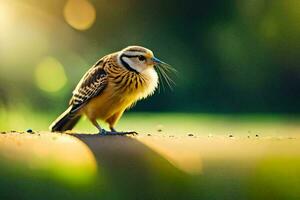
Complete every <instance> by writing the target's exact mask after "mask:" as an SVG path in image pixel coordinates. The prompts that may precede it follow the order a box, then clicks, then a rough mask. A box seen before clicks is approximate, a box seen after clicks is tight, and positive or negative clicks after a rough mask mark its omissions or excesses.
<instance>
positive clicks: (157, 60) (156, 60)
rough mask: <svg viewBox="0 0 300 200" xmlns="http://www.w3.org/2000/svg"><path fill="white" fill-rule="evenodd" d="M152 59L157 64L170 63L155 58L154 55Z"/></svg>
mask: <svg viewBox="0 0 300 200" xmlns="http://www.w3.org/2000/svg"><path fill="white" fill-rule="evenodd" d="M151 60H152V61H153V63H154V65H155V64H160V65H169V64H167V63H165V62H163V61H161V60H159V59H158V58H155V57H153V58H152V59H151Z"/></svg>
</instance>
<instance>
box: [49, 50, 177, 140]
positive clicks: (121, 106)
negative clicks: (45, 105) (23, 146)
mask: <svg viewBox="0 0 300 200" xmlns="http://www.w3.org/2000/svg"><path fill="white" fill-rule="evenodd" d="M155 69H157V72H159V74H157V72H156V70H155ZM170 70H171V71H172V70H174V69H173V68H171V67H170V66H169V65H168V64H166V63H164V62H162V61H160V60H159V59H157V58H155V57H154V55H153V53H152V51H151V50H149V49H146V48H144V47H141V46H129V47H127V48H125V49H123V50H121V51H118V52H115V53H112V54H109V55H107V56H104V57H103V58H101V59H100V60H99V61H98V62H97V63H96V64H95V65H94V66H93V67H91V68H90V69H89V70H88V71H87V72H86V74H85V75H84V76H83V77H82V79H81V80H80V82H79V83H78V85H77V86H76V88H75V90H74V91H73V96H72V98H71V100H70V102H69V108H68V109H67V110H66V111H65V112H64V113H62V114H61V115H60V116H59V117H58V118H57V119H56V120H55V121H54V122H53V123H52V124H51V125H50V130H51V131H52V132H55V131H58V132H62V131H66V130H71V129H72V128H73V127H74V126H75V125H76V123H77V122H78V121H79V119H80V117H81V116H82V115H86V116H87V118H88V119H89V120H90V121H91V122H92V123H93V125H94V126H96V127H97V129H98V130H99V133H100V134H102V135H123V134H135V133H136V132H133V131H132V132H117V131H116V130H115V128H114V126H115V125H116V123H117V122H118V120H119V119H120V118H121V116H122V114H123V112H124V111H125V110H126V109H128V108H130V107H131V106H132V105H134V103H135V102H136V101H138V100H140V99H143V98H146V97H148V96H149V95H151V94H153V93H154V91H155V89H156V88H157V87H158V84H159V80H158V79H159V78H158V77H159V76H158V75H161V76H160V77H163V78H164V79H165V81H166V82H167V84H168V85H169V86H170V83H173V81H172V80H171V79H170V78H169V76H168V75H167V72H169V71H170ZM161 81H162V80H161ZM97 119H101V120H102V121H105V122H107V123H108V124H109V128H110V130H111V131H106V130H104V129H102V128H101V127H100V125H99V124H98V123H97Z"/></svg>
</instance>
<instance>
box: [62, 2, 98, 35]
mask: <svg viewBox="0 0 300 200" xmlns="http://www.w3.org/2000/svg"><path fill="white" fill-rule="evenodd" d="M64 17H65V20H66V21H67V23H68V24H69V25H70V26H72V27H73V28H75V29H77V30H87V29H89V28H90V27H91V26H92V25H93V24H94V22H95V20H96V9H95V7H94V6H93V4H91V2H89V1H88V0H68V1H67V3H66V5H65V8H64Z"/></svg>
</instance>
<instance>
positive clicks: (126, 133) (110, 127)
mask: <svg viewBox="0 0 300 200" xmlns="http://www.w3.org/2000/svg"><path fill="white" fill-rule="evenodd" d="M109 129H110V130H111V131H105V133H104V135H137V134H138V133H137V132H135V131H129V132H119V131H117V130H116V129H115V128H114V127H113V126H109ZM102 130H103V129H102Z"/></svg>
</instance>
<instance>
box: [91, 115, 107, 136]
mask: <svg viewBox="0 0 300 200" xmlns="http://www.w3.org/2000/svg"><path fill="white" fill-rule="evenodd" d="M91 122H92V123H93V125H94V126H96V128H97V129H98V131H99V134H101V135H103V134H104V133H105V132H106V130H104V129H102V128H101V126H100V125H99V124H98V122H97V120H95V119H94V120H91Z"/></svg>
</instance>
